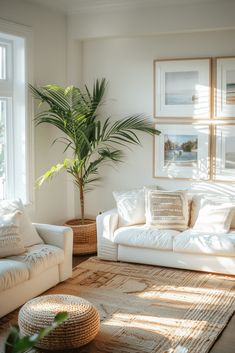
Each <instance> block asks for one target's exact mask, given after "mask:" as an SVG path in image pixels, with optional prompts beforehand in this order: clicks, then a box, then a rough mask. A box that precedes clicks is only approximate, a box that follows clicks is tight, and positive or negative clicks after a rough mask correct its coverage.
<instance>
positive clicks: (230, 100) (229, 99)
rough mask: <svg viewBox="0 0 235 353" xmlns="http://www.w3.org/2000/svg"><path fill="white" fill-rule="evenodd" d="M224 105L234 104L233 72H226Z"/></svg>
mask: <svg viewBox="0 0 235 353" xmlns="http://www.w3.org/2000/svg"><path fill="white" fill-rule="evenodd" d="M226 104H235V70H228V71H227V72H226Z"/></svg>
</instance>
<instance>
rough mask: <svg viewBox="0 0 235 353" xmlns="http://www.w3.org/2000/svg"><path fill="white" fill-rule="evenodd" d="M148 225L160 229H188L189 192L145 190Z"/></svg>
mask: <svg viewBox="0 0 235 353" xmlns="http://www.w3.org/2000/svg"><path fill="white" fill-rule="evenodd" d="M145 196H146V198H145V203H146V224H147V225H151V226H155V227H157V228H159V229H176V230H185V229H187V228H188V218H189V212H188V199H187V191H184V190H183V191H162V190H152V189H146V190H145Z"/></svg>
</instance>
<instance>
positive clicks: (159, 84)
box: [154, 58, 211, 119]
mask: <svg viewBox="0 0 235 353" xmlns="http://www.w3.org/2000/svg"><path fill="white" fill-rule="evenodd" d="M154 117H155V118H190V119H198V118H200V119H203V118H205V119H210V117H211V59H210V58H199V59H172V60H171V59H169V60H155V61H154Z"/></svg>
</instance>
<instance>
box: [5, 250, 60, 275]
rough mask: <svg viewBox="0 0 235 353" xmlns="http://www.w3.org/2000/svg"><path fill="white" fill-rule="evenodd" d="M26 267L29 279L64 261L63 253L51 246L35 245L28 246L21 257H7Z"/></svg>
mask: <svg viewBox="0 0 235 353" xmlns="http://www.w3.org/2000/svg"><path fill="white" fill-rule="evenodd" d="M9 258H10V259H12V260H15V261H19V262H21V263H23V264H25V265H26V267H27V268H28V270H29V275H30V277H34V276H36V275H38V274H40V273H42V272H43V271H45V270H46V269H48V268H50V267H53V266H55V265H58V264H60V263H61V262H63V260H64V251H63V250H62V249H60V248H58V247H56V246H53V245H46V244H37V245H33V246H30V247H28V248H27V249H26V252H25V253H24V254H22V255H18V256H11V257H9Z"/></svg>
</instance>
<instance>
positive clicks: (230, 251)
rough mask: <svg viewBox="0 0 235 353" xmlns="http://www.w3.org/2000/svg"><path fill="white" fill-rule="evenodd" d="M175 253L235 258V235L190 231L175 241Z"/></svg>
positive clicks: (181, 234) (232, 233) (178, 236)
mask: <svg viewBox="0 0 235 353" xmlns="http://www.w3.org/2000/svg"><path fill="white" fill-rule="evenodd" d="M173 251H174V252H180V253H191V254H207V255H220V256H235V233H234V232H231V233H227V234H221V235H219V234H211V233H202V232H197V231H195V230H193V229H188V230H186V231H184V232H182V233H180V234H179V235H177V236H176V237H175V238H174V239H173Z"/></svg>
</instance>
